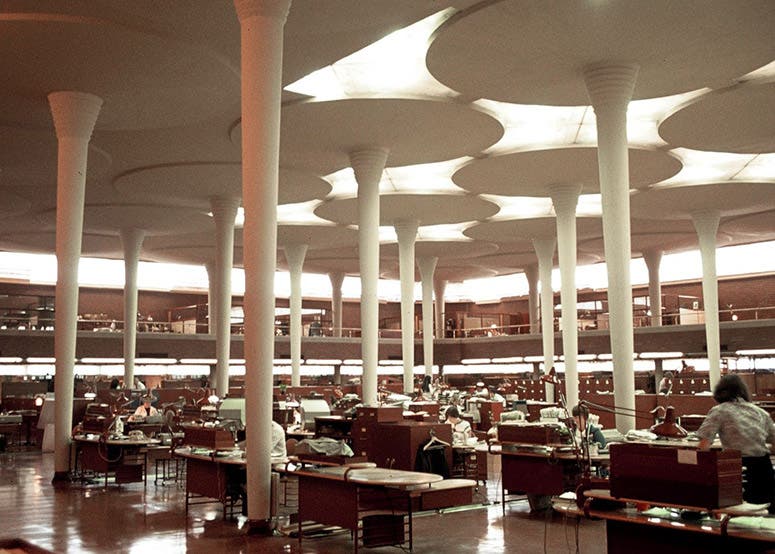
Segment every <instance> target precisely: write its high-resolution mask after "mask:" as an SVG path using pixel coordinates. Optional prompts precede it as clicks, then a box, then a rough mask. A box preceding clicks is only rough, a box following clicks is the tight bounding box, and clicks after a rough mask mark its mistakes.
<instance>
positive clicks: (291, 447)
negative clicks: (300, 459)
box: [285, 439, 299, 456]
mask: <svg viewBox="0 0 775 554" xmlns="http://www.w3.org/2000/svg"><path fill="white" fill-rule="evenodd" d="M297 442H299V441H298V440H296V439H288V440H286V441H285V451H286V453H287V454H288V456H292V455H293V454H295V453H296V443H297Z"/></svg>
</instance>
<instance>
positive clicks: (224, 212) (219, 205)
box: [210, 196, 242, 223]
mask: <svg viewBox="0 0 775 554" xmlns="http://www.w3.org/2000/svg"><path fill="white" fill-rule="evenodd" d="M240 202H242V199H241V198H240V197H238V196H211V197H210V209H211V210H212V212H213V217H214V218H215V220H216V221H218V219H219V218H225V219H226V220H229V221H231V222H232V223H233V222H234V218H235V217H236V216H237V209H239V205H240Z"/></svg>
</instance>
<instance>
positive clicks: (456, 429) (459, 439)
mask: <svg viewBox="0 0 775 554" xmlns="http://www.w3.org/2000/svg"><path fill="white" fill-rule="evenodd" d="M444 417H446V418H447V423H449V424H450V425H451V426H452V442H453V443H454V444H466V443H467V442H468V439H470V438H471V437H473V436H474V432H473V431H472V430H471V424H470V423H469V422H467V421H466V420H465V419H462V418H461V417H460V412H459V411H458V409H457V406H450V407H449V408H447V411H446V412H444Z"/></svg>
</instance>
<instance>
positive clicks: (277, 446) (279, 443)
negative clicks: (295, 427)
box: [271, 420, 288, 458]
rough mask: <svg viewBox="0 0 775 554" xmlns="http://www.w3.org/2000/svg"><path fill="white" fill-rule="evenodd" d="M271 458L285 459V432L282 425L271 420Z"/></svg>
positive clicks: (286, 454)
mask: <svg viewBox="0 0 775 554" xmlns="http://www.w3.org/2000/svg"><path fill="white" fill-rule="evenodd" d="M271 456H272V458H287V457H288V451H287V450H286V448H285V430H284V429H283V427H282V425H280V424H279V423H277V422H276V421H274V420H272V454H271Z"/></svg>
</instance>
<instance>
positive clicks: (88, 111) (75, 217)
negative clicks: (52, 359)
mask: <svg viewBox="0 0 775 554" xmlns="http://www.w3.org/2000/svg"><path fill="white" fill-rule="evenodd" d="M48 102H49V105H50V107H51V116H52V118H53V120H54V128H55V130H56V135H57V141H58V150H57V230H56V254H57V284H56V292H55V294H56V313H55V315H54V355H55V356H56V375H55V378H54V392H55V394H56V420H55V424H54V479H53V480H54V482H56V481H65V480H67V479H68V476H69V473H70V433H71V432H72V429H73V371H74V367H75V343H76V332H77V325H78V260H79V258H80V256H81V235H82V232H83V206H84V198H85V193H86V162H87V155H88V149H89V140H90V139H91V134H92V130H93V129H94V124H95V123H96V122H97V116H98V115H99V113H100V108H101V107H102V99H101V98H99V97H97V96H93V95H91V94H86V93H82V92H52V93H51V94H49V95H48Z"/></svg>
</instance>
